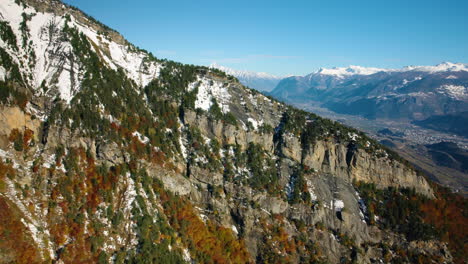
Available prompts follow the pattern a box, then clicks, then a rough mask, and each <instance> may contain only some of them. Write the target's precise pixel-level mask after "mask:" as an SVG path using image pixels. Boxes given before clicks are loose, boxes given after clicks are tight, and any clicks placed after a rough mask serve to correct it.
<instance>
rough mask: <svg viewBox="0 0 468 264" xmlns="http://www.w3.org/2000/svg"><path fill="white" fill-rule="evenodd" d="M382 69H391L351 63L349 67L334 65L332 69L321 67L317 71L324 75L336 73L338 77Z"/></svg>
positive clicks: (370, 72)
mask: <svg viewBox="0 0 468 264" xmlns="http://www.w3.org/2000/svg"><path fill="white" fill-rule="evenodd" d="M381 71H389V69H380V68H367V67H361V66H355V65H350V66H348V67H334V68H331V69H328V68H320V69H319V70H318V71H317V72H316V73H318V74H323V75H334V76H338V77H343V76H350V75H371V74H374V73H377V72H381Z"/></svg>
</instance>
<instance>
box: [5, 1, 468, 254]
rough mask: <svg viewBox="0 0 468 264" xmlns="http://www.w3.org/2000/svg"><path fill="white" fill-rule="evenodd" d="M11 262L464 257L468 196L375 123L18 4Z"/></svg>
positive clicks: (10, 34)
mask: <svg viewBox="0 0 468 264" xmlns="http://www.w3.org/2000/svg"><path fill="white" fill-rule="evenodd" d="M0 39H1V41H0V62H1V64H0V65H1V66H0V77H1V79H0V95H1V96H0V263H254V262H257V263H352V262H356V263H373V262H376V263H380V262H384V261H385V262H397V263H410V262H416V261H418V262H421V263H444V262H446V263H450V262H452V261H456V262H459V263H461V262H462V261H464V260H465V259H466V251H464V241H465V239H466V231H465V230H464V229H463V228H462V229H460V226H462V225H463V224H464V223H466V216H465V215H466V214H464V212H463V209H462V208H464V207H462V206H464V205H465V203H464V200H463V198H461V197H460V196H457V195H454V194H451V193H450V192H448V191H447V190H445V189H443V188H441V187H439V186H438V185H436V184H433V183H431V182H429V181H428V180H427V179H426V178H425V177H424V176H423V175H422V174H421V173H420V172H418V171H416V170H415V169H414V168H413V167H412V166H410V165H409V164H408V162H407V161H405V160H404V159H402V158H401V157H399V156H398V155H396V154H395V153H394V152H392V151H390V150H388V149H386V148H385V147H383V146H382V145H380V144H379V143H377V142H376V141H374V140H372V139H370V138H368V137H367V136H366V135H365V134H364V133H362V132H360V131H357V130H355V129H352V128H349V127H346V126H343V125H340V124H338V123H336V122H332V121H330V120H327V119H323V118H321V117H319V116H316V115H314V114H311V113H307V112H304V111H301V110H298V109H296V108H294V107H291V106H288V105H285V104H282V103H280V102H278V101H275V100H272V99H270V98H268V97H265V96H264V95H262V94H260V93H259V92H257V91H255V90H252V89H249V88H247V87H245V86H244V85H242V84H241V83H239V82H238V81H237V80H236V79H235V78H232V77H231V76H229V75H226V73H225V72H223V71H220V70H218V69H213V68H208V67H202V66H194V65H184V64H181V63H177V62H173V61H167V60H160V59H157V58H155V57H154V56H152V55H151V54H150V53H148V52H146V51H145V50H142V49H140V48H138V47H135V46H134V45H132V44H131V43H129V42H128V41H126V40H125V39H124V38H123V37H122V36H121V35H119V34H118V33H117V32H115V31H113V30H112V29H110V28H108V27H106V26H105V25H103V24H101V23H99V22H97V21H96V20H95V19H93V18H91V17H89V16H87V15H85V14H83V13H82V12H81V11H79V10H77V9H76V8H72V7H70V6H67V5H65V4H63V3H62V2H60V1H55V0H49V1H42V0H2V1H1V2H0Z"/></svg>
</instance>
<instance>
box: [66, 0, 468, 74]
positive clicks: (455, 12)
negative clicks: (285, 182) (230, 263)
mask: <svg viewBox="0 0 468 264" xmlns="http://www.w3.org/2000/svg"><path fill="white" fill-rule="evenodd" d="M65 2H66V3H68V4H71V5H74V6H76V7H78V8H80V9H82V10H84V11H85V12H86V13H88V14H89V15H92V16H93V17H95V18H96V19H98V20H99V21H101V22H103V23H104V24H107V25H108V26H110V27H111V28H114V29H116V30H117V31H119V32H120V33H122V34H123V35H124V37H126V38H127V39H128V40H129V41H130V42H132V43H134V44H136V45H137V46H139V47H141V48H144V49H146V50H149V51H151V52H153V54H155V55H156V56H157V57H161V58H168V59H172V60H175V61H180V62H183V63H191V64H201V65H209V64H211V63H213V62H216V63H218V64H220V65H224V66H228V67H231V68H235V69H241V70H251V71H263V72H269V73H272V74H277V75H284V74H295V75H298V74H307V73H310V72H312V71H314V70H317V69H318V68H320V67H333V66H347V65H361V66H367V67H384V68H397V67H402V66H406V65H433V64H437V63H440V62H443V61H451V62H463V63H468V1H464V0H456V1H455V0H445V1H442V0H440V1H435V0H425V1H420V0H404V1H403V0H391V1H390V0H389V1H387V0H369V1H368V0H363V1H351V0H342V1H338V0H326V1H314V0H304V1H297V0H289V1H275V0H269V1H264V0H250V1H246V0H233V1H224V0H216V1H214V0H199V1H195V0H164V1H162V0H156V1H151V0H133V1H121V0H112V1H111V0H99V1H96V0H65Z"/></svg>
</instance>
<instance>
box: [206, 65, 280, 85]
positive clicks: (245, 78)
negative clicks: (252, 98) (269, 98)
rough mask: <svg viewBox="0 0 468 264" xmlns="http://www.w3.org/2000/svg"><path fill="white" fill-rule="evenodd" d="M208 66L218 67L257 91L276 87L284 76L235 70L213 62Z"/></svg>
mask: <svg viewBox="0 0 468 264" xmlns="http://www.w3.org/2000/svg"><path fill="white" fill-rule="evenodd" d="M210 68H213V69H219V70H221V71H224V72H225V73H227V74H229V75H232V76H234V77H236V78H237V79H239V81H240V82H241V83H242V84H244V85H246V86H249V87H251V88H254V89H257V90H259V91H271V90H272V89H274V88H275V87H276V85H277V84H278V82H279V81H280V80H282V79H283V78H285V77H286V76H276V75H273V74H269V73H266V72H253V71H244V70H235V69H232V68H228V67H225V66H221V65H218V64H216V63H213V64H211V65H210Z"/></svg>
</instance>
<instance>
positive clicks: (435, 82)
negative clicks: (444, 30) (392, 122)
mask: <svg viewBox="0 0 468 264" xmlns="http://www.w3.org/2000/svg"><path fill="white" fill-rule="evenodd" d="M270 94H271V95H273V96H274V97H276V98H279V99H281V100H285V101H288V102H290V103H293V104H294V103H301V104H303V103H310V104H314V105H319V106H322V107H325V108H328V109H330V110H332V111H334V112H337V113H344V114H351V115H359V116H363V117H366V118H370V119H375V118H385V119H398V120H408V121H418V122H419V121H422V120H425V119H427V118H431V117H433V116H443V115H450V116H451V118H454V119H457V120H458V119H459V118H458V117H457V116H458V115H459V114H461V113H463V112H466V111H468V64H462V63H450V62H444V63H441V64H438V65H436V66H407V67H404V68H402V69H379V68H365V67H360V66H349V67H345V68H331V69H326V68H322V69H319V70H318V71H316V72H314V73H311V74H309V75H306V76H292V77H288V78H285V79H283V80H281V81H280V82H279V83H278V85H277V86H276V88H275V89H274V90H272V91H271V93H270ZM426 123H427V122H426ZM417 124H419V123H417ZM421 124H422V123H421ZM444 129H445V130H447V129H446V128H444ZM452 130H455V131H457V129H452Z"/></svg>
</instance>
